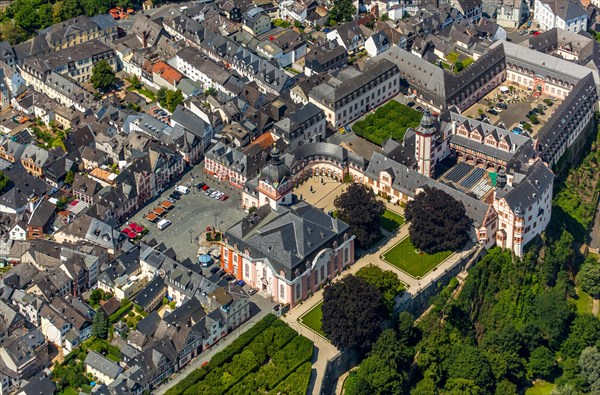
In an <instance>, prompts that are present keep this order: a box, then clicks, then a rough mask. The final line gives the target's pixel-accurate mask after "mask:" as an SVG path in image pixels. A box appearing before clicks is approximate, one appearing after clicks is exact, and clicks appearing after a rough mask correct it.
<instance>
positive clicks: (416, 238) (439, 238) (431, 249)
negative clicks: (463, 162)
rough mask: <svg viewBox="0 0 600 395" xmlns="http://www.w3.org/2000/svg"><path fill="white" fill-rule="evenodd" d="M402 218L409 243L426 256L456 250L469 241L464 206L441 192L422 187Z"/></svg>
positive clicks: (468, 226)
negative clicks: (406, 226)
mask: <svg viewBox="0 0 600 395" xmlns="http://www.w3.org/2000/svg"><path fill="white" fill-rule="evenodd" d="M405 216H406V220H407V221H408V222H409V223H410V226H409V228H408V234H409V236H410V241H411V242H412V243H413V245H414V246H415V247H417V248H419V249H421V250H422V251H425V252H426V253H428V254H431V253H435V252H439V251H456V250H459V249H461V248H462V247H464V245H465V244H466V243H467V241H469V230H470V228H471V220H470V219H469V217H468V216H467V215H466V210H465V206H464V204H463V203H462V202H460V201H458V200H456V199H454V198H453V197H452V196H450V195H448V194H447V193H446V192H444V191H442V190H441V189H437V188H430V187H425V188H424V189H423V191H422V192H421V193H419V194H417V195H416V196H415V198H414V199H413V200H411V201H410V202H408V203H407V205H406V210H405Z"/></svg>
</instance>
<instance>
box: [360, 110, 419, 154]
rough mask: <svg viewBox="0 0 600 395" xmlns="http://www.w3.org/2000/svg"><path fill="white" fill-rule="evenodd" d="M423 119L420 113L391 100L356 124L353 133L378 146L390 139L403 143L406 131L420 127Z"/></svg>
mask: <svg viewBox="0 0 600 395" xmlns="http://www.w3.org/2000/svg"><path fill="white" fill-rule="evenodd" d="M422 117H423V114H421V113H420V112H419V111H417V110H413V109H412V108H410V107H408V106H405V105H404V104H400V103H398V102H397V101H395V100H391V101H390V102H388V103H387V104H385V105H383V106H381V107H379V108H378V109H377V110H376V111H375V112H374V113H372V114H369V115H367V116H366V117H365V119H363V120H361V121H358V122H356V123H355V124H354V125H353V126H352V131H353V132H354V133H356V134H357V135H359V136H361V137H363V138H365V139H367V140H369V141H370V142H372V143H374V144H377V145H381V143H383V142H384V141H385V140H387V139H389V138H390V137H391V138H393V139H394V140H396V141H400V142H401V141H402V138H403V137H404V133H406V129H408V128H415V127H417V126H419V123H420V122H421V118H422Z"/></svg>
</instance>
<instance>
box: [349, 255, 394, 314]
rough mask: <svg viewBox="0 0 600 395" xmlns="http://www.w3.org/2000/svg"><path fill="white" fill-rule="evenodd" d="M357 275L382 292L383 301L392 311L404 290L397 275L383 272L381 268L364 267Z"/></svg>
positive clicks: (388, 271) (373, 266) (386, 271)
mask: <svg viewBox="0 0 600 395" xmlns="http://www.w3.org/2000/svg"><path fill="white" fill-rule="evenodd" d="M356 275H357V276H358V277H360V278H362V279H364V280H365V281H366V282H368V283H369V284H371V285H372V286H374V287H375V288H377V289H379V290H380V291H381V293H382V295H383V300H384V301H385V304H386V306H387V307H388V309H390V311H391V309H392V307H393V305H394V299H395V298H396V296H398V294H400V293H401V292H402V291H403V290H404V287H403V286H402V283H401V282H400V279H398V275H397V274H396V273H394V272H392V271H391V270H382V269H381V268H380V267H379V266H375V265H368V266H365V267H362V268H360V270H358V271H357V272H356Z"/></svg>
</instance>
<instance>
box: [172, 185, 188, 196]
mask: <svg viewBox="0 0 600 395" xmlns="http://www.w3.org/2000/svg"><path fill="white" fill-rule="evenodd" d="M175 190H176V191H177V192H179V193H183V194H184V195H187V194H188V193H190V188H188V187H186V186H185V185H177V186H176V187H175Z"/></svg>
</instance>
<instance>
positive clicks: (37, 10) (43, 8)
mask: <svg viewBox="0 0 600 395" xmlns="http://www.w3.org/2000/svg"><path fill="white" fill-rule="evenodd" d="M155 3H156V2H155ZM140 4H141V2H140V1H138V0H59V1H56V0H14V1H11V2H10V5H9V6H8V7H7V8H6V9H5V10H4V11H3V12H2V13H1V14H0V21H1V26H0V35H1V37H0V38H1V39H2V40H8V41H10V42H11V44H17V43H19V42H21V41H25V40H27V39H28V38H30V37H31V36H33V35H34V34H35V32H36V31H37V30H38V29H44V28H46V27H48V26H50V25H53V24H55V23H60V22H62V21H64V20H67V19H70V18H75V17H76V16H79V15H87V16H94V15H97V14H106V13H107V12H108V10H109V9H111V8H112V7H114V6H116V5H119V6H123V7H132V6H135V7H139V6H140Z"/></svg>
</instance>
